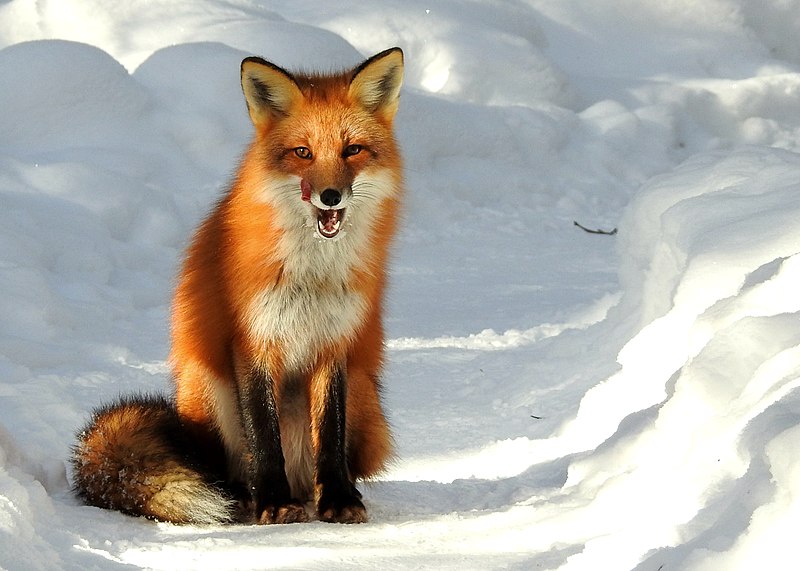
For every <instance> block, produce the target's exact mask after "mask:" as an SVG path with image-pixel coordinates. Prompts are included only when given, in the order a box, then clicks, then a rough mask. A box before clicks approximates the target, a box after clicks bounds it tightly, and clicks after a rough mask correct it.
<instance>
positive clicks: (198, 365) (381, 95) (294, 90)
mask: <svg viewBox="0 0 800 571" xmlns="http://www.w3.org/2000/svg"><path fill="white" fill-rule="evenodd" d="M401 80H402V53H401V52H400V50H399V49H396V48H395V49H393V50H387V51H386V52H383V53H382V54H378V55H377V56H375V57H374V58H371V59H370V60H368V61H367V62H365V63H364V64H362V66H360V67H358V68H356V69H355V70H351V71H348V72H344V73H341V74H336V75H309V76H301V75H293V74H290V73H288V72H286V71H284V70H282V69H280V68H277V67H276V66H274V65H272V64H269V63H268V62H265V61H263V60H260V59H258V58H248V59H246V60H245V61H244V62H243V63H242V85H243V90H244V93H245V98H246V100H247V104H248V110H249V113H250V117H251V119H252V121H253V124H254V128H255V134H254V137H253V140H252V143H251V144H250V147H249V148H248V150H247V151H246V153H245V154H244V157H243V159H242V161H241V164H240V167H239V170H238V172H237V174H236V176H235V178H234V180H233V183H232V185H231V187H230V190H229V191H228V193H227V194H226V195H225V196H224V197H223V198H222V200H220V202H219V203H218V204H217V205H216V207H215V208H214V209H213V210H212V212H211V214H210V215H209V216H208V218H207V219H206V220H205V221H204V222H203V223H202V225H201V226H200V227H199V229H198V230H197V232H196V234H195V236H194V239H193V241H192V243H191V246H190V247H189V249H188V251H187V256H186V259H185V261H184V264H183V267H182V270H181V273H180V277H179V280H178V285H177V289H176V292H175V297H174V303H173V312H172V350H171V353H170V363H171V366H172V370H173V373H174V380H175V387H176V389H175V407H176V410H177V417H178V418H179V419H180V422H181V423H183V425H184V426H186V427H190V433H191V437H192V438H193V439H194V440H198V439H199V440H201V441H208V442H216V443H221V445H222V448H223V449H224V451H225V456H226V458H227V466H228V467H227V479H228V480H229V481H230V482H237V481H239V482H242V483H244V484H245V485H247V486H254V485H256V484H258V482H256V484H254V483H253V482H252V481H251V480H252V478H253V476H252V472H253V469H254V468H253V463H254V462H259V461H260V460H258V458H260V457H261V456H260V455H261V454H262V452H264V451H262V450H258V449H254V448H253V446H254V444H253V442H255V440H253V438H254V436H253V431H254V430H255V431H256V432H258V431H260V430H264V428H263V427H262V426H254V427H251V426H250V425H251V424H252V422H251V421H250V420H248V419H249V418H250V417H254V418H256V419H262V418H263V419H268V418H269V417H268V414H267V413H268V412H269V411H268V410H249V408H248V407H250V406H251V405H250V404H248V402H249V401H247V402H246V399H247V398H250V397H247V396H243V395H249V394H250V392H252V390H253V388H254V387H255V388H256V390H255V394H254V395H253V397H252V398H254V399H261V398H266V396H264V395H262V394H261V391H262V389H258V387H256V385H254V384H253V383H256V382H261V383H266V384H265V385H264V386H265V387H266V388H264V389H263V390H264V391H267V392H269V391H272V392H273V393H274V394H273V396H274V403H275V407H276V409H277V419H278V423H279V429H280V440H281V446H282V455H283V458H284V459H285V463H286V476H287V479H288V482H289V487H290V491H291V497H292V498H297V499H299V500H300V501H306V500H310V499H315V500H316V501H317V502H318V503H319V504H320V505H319V510H320V517H321V518H322V519H326V520H330V521H342V522H359V521H365V519H366V512H365V511H364V509H363V505H361V503H360V501H359V500H358V499H357V498H358V497H359V496H360V495H359V494H358V492H357V491H356V490H355V488H354V487H353V486H352V484H353V483H354V482H355V480H356V479H357V478H368V477H370V476H374V475H375V474H377V473H378V472H379V471H380V470H381V469H383V467H384V466H385V464H386V462H387V460H388V458H389V457H390V455H391V450H392V444H391V435H390V432H389V427H388V423H387V422H386V419H385V417H384V413H383V410H382V406H381V402H380V381H379V377H380V372H381V367H382V362H383V328H382V306H383V297H384V290H385V287H386V267H387V262H388V257H389V254H390V244H391V241H392V238H393V235H394V233H395V230H396V225H397V218H398V209H399V208H400V199H401V194H402V175H401V171H402V165H401V160H400V155H399V150H398V147H397V143H396V141H395V139H394V135H393V132H392V123H393V118H394V114H395V111H396V109H397V99H398V95H399V88H400V83H401ZM303 188H305V189H307V191H308V192H307V194H308V195H307V196H306V194H305V191H302V192H301V189H303ZM329 189H332V190H334V191H335V192H334V193H333V194H334V195H336V200H340V201H341V202H340V203H338V202H337V203H336V204H335V205H334V206H335V207H334V206H331V204H328V202H331V198H330V197H329V196H325V195H323V193H325V192H330V191H329ZM336 200H334V201H333V202H336ZM329 207H330V208H329ZM340 372H341V374H342V375H343V378H344V379H345V380H344V381H343V383H344V384H343V385H342V381H340V380H339V379H340V377H339V376H337V375H339V373H340ZM259 378H260V379H261V380H257V379H259ZM259 386H260V385H259ZM342 390H343V391H344V393H345V394H346V396H345V397H343V398H344V400H343V401H342V402H344V406H343V410H342V407H340V408H339V409H337V408H336V398H337V397H336V395H337V394H341V392H337V391H342ZM265 402H267V408H269V406H271V405H269V401H265ZM121 410H122V412H121V413H120V412H115V414H117V415H120V414H122V415H123V416H125V415H126V414H127V413H128V412H129V408H126V407H125V406H124V404H123V406H122V407H121ZM337 410H338V411H339V412H336V411H337ZM131 414H132V415H133V416H134V418H135V417H136V414H138V413H137V412H136V410H134V411H133V412H132V413H131ZM337 414H338V415H343V416H344V418H345V419H346V426H344V429H343V434H344V450H343V452H342V451H341V450H339V452H337V450H338V449H337V448H336V447H335V446H332V445H331V444H330V442H329V440H330V438H331V436H330V434H331V430H333V429H332V428H331V427H332V426H334V425H335V424H336V423H335V422H333V421H332V420H331V419H334V420H335V419H336V418H338V417H337V416H336V415H337ZM107 416H108V415H107ZM128 416H130V415H128ZM126 418H127V416H126ZM102 422H104V421H103V420H102V419H101V420H100V423H101V424H102ZM259 422H261V421H259ZM248 423H250V424H248ZM326 423H327V424H326ZM95 428H97V427H94V428H92V429H90V431H88V432H91V431H92V430H95ZM248 431H249V432H248ZM95 432H99V431H98V430H95ZM90 441H91V438H89V437H86V438H84V439H83V440H82V442H81V446H82V447H83V449H84V451H83V452H80V455H76V461H75V462H76V466H78V465H79V464H80V461H81V459H85V458H86V457H89V456H92V455H96V454H97V453H99V454H103V453H105V452H102V451H101V452H93V451H92V450H93V449H92V446H91V445H90V444H89V442H90ZM126 446H127V448H128V449H133V448H135V446H136V443H135V442H133V443H126ZM79 448H80V447H79ZM340 453H343V454H345V455H346V467H345V469H346V471H347V474H346V478H347V479H348V480H349V481H350V484H349V485H350V487H351V489H345V490H344V491H342V489H340V488H341V485H340V483H337V482H339V480H336V478H334V479H333V480H331V482H333V483H329V481H328V479H326V478H328V476H326V474H321V473H319V471H320V470H327V468H325V466H327V465H328V464H326V462H333V463H332V464H330V465H331V466H334V467H335V466H336V465H337V464H336V462H335V461H334V460H330V458H335V457H336V455H337V454H340ZM98 463H99V462H98ZM84 464H86V465H88V464H87V463H84ZM95 465H96V464H93V465H92V466H95ZM334 471H335V470H334ZM248 478H250V479H248ZM85 481H87V482H88V481H89V478H88V477H87V478H86V479H85ZM91 481H92V482H94V481H95V480H91ZM344 487H345V488H347V485H345V486H344ZM254 489H255V488H254ZM326 490H327V491H326ZM80 491H81V493H82V494H83V495H84V496H85V497H88V496H89V495H90V494H89V493H87V490H80ZM90 491H91V492H92V493H94V492H95V491H96V490H90ZM262 492H264V493H266V495H267V496H269V493H271V491H270V490H266V492H265V491H264V490H261V491H259V492H258V493H259V494H261V493H262ZM100 495H102V494H95V496H98V497H99V496H100ZM256 495H258V494H256ZM262 495H263V494H262ZM254 498H255V496H254ZM253 501H254V502H256V503H257V502H258V501H259V500H258V499H257V498H255V499H253ZM276 501H277V502H278V503H277V504H275V505H272V504H270V503H269V501H267V500H264V501H263V502H262V503H264V512H263V513H255V514H254V517H255V519H256V520H258V521H261V522H278V521H299V520H302V519H304V518H303V514H302V510H298V508H297V507H296V504H295V503H292V502H294V500H292V502H288V501H284V500H276ZM323 504H324V507H323ZM96 505H99V504H96ZM104 507H116V506H113V505H111V506H104ZM125 509H126V511H135V510H131V509H128V507H127V504H126V506H125ZM258 509H262V508H258ZM144 515H150V516H152V517H157V518H162V519H170V520H172V521H185V520H186V519H187V517H183V515H182V514H177V515H164V514H163V513H156V514H152V513H145V514H144ZM184 515H185V514H184ZM188 519H191V518H190V517H189V518H188Z"/></svg>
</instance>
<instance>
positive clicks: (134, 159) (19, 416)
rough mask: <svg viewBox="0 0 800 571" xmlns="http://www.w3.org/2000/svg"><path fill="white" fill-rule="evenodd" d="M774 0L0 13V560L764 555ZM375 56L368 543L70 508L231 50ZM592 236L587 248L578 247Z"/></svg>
mask: <svg viewBox="0 0 800 571" xmlns="http://www.w3.org/2000/svg"><path fill="white" fill-rule="evenodd" d="M798 29H800V1H799V0H770V1H767V2H763V1H761V0H704V1H703V2H695V1H691V0H666V1H665V0H592V1H591V2H589V1H585V0H524V1H523V0H513V1H500V0H495V1H447V0H439V1H436V2H434V1H422V0H394V1H386V2H370V3H367V2H356V1H355V0H347V1H340V2H314V3H312V2H300V1H298V2H291V3H286V2H268V1H261V0H173V1H145V0H131V1H128V2H116V1H113V2H111V1H106V0H40V1H37V2H34V1H33V0H6V1H3V2H0V48H2V50H0V205H1V207H0V568H3V569H6V570H8V571H17V570H38V569H43V570H50V569H67V570H89V569H99V570H116V569H136V568H144V569H168V570H178V569H187V570H190V569H191V570H202V569H215V570H216V569H266V568H279V569H338V568H343V569H344V568H347V569H419V568H432V569H459V570H465V569H501V568H507V569H561V570H570V571H575V570H584V569H585V570H615V571H616V570H633V569H636V570H642V571H657V570H664V571H669V570H678V569H680V570H697V571H700V570H714V571H717V570H729V569H746V570H751V569H771V570H780V569H796V568H797V567H796V565H797V561H798V551H800V550H799V549H798V541H797V531H798V529H800V459H798V454H797V451H798V443H799V442H800V391H799V390H798V386H799V385H800V319H798V312H800V295H799V292H800V255H798V252H800V154H797V153H798V152H800V42H798V41H797V30H798ZM394 45H398V46H401V47H402V48H403V49H404V50H405V54H406V62H407V72H406V87H405V90H404V93H403V99H402V110H401V112H400V113H399V115H398V118H397V129H398V135H399V138H400V141H401V144H402V148H403V150H404V154H405V159H406V167H407V171H406V175H407V180H408V196H407V201H406V208H405V212H404V223H403V230H402V233H401V237H400V239H399V241H398V243H397V248H396V255H395V258H394V263H393V267H392V272H391V276H392V288H391V291H390V295H389V303H388V316H387V326H388V337H389V339H388V348H389V350H388V364H387V368H386V371H385V385H386V404H387V408H388V411H389V413H390V416H391V419H392V424H393V426H394V431H395V436H396V440H397V450H398V458H397V462H396V463H395V465H394V466H393V467H392V468H391V469H390V470H389V471H388V472H387V473H386V474H385V475H384V476H383V477H382V478H381V479H380V480H379V481H377V482H375V483H373V484H371V485H369V486H367V487H366V488H365V497H366V501H367V503H368V507H369V509H370V515H371V521H370V523H368V524H365V525H359V526H339V525H330V524H322V523H319V522H315V523H310V524H303V525H291V526H273V527H256V526H234V527H210V528H209V527H190V526H186V527H180V526H173V525H167V524H156V523H153V522H150V521H147V520H143V519H134V518H130V517H127V516H123V515H120V514H118V513H114V512H108V511H103V510H99V509H95V508H90V507H85V506H82V505H80V504H79V503H78V502H77V501H76V500H75V499H74V498H73V497H72V496H71V494H70V492H69V486H70V475H69V472H68V470H67V467H66V459H67V458H68V455H69V449H70V446H71V444H72V442H73V439H74V433H75V432H76V431H77V430H79V429H80V428H81V426H82V425H83V423H84V422H85V421H86V419H87V418H88V415H89V411H90V410H91V409H92V408H93V407H94V406H96V405H98V404H99V403H101V402H105V401H108V400H110V399H112V398H114V397H115V396H116V395H118V394H120V393H130V392H136V391H167V390H169V386H170V385H169V378H168V371H167V369H166V366H165V364H164V359H165V356H166V354H167V351H168V343H169V339H168V313H169V302H170V297H171V293H172V288H173V285H174V276H175V273H176V269H177V264H178V263H179V260H180V258H181V255H182V250H183V249H184V247H185V246H186V243H187V240H188V239H189V237H190V235H191V233H192V230H193V228H194V227H195V225H196V224H197V223H198V221H199V220H201V219H202V217H203V216H204V214H205V213H206V212H207V211H208V209H209V208H210V207H211V205H212V204H213V202H214V201H215V199H216V197H218V196H219V195H220V193H221V192H222V191H223V189H224V188H225V185H226V181H227V180H228V178H229V176H230V174H231V173H232V171H233V170H234V169H235V165H236V161H237V157H238V156H239V154H240V152H241V151H242V149H243V148H244V146H245V145H246V143H247V141H248V138H249V136H250V125H249V122H248V119H247V114H246V111H245V105H244V102H243V99H242V96H241V92H240V88H239V77H238V70H239V62H240V60H241V59H242V57H244V56H247V55H253V54H256V55H261V56H263V57H265V58H267V59H270V60H271V61H274V62H275V63H277V64H279V65H282V66H285V67H288V68H298V67H302V68H312V69H322V70H326V69H331V68H338V67H342V66H349V65H353V64H355V63H357V62H359V61H360V60H361V59H362V58H363V57H366V56H368V55H371V54H372V53H376V52H378V51H380V50H383V49H385V48H388V47H391V46H394ZM573 221H578V222H580V223H581V224H583V225H584V226H587V227H589V228H602V229H606V230H611V229H612V228H618V229H619V231H618V233H617V234H616V235H614V236H606V235H598V234H589V233H586V232H584V231H582V230H581V229H579V228H578V227H576V226H575V225H573Z"/></svg>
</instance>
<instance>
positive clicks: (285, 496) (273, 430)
mask: <svg viewBox="0 0 800 571" xmlns="http://www.w3.org/2000/svg"><path fill="white" fill-rule="evenodd" d="M239 403H240V408H241V414H242V423H243V424H244V432H245V438H246V439H247V446H248V450H249V453H250V457H249V458H248V467H247V488H248V491H249V492H250V495H251V496H252V500H253V504H254V506H255V516H256V519H257V520H258V522H259V523H292V522H296V521H306V519H307V516H306V513H305V509H304V507H303V504H302V503H301V502H299V501H297V500H295V499H292V497H291V491H290V489H289V481H288V480H287V478H286V468H285V463H284V458H283V449H282V448H281V431H280V426H279V424H278V407H277V405H276V403H275V386H274V382H273V380H272V378H271V377H270V376H269V374H268V373H267V372H266V371H263V370H260V369H258V368H254V369H253V370H252V371H251V372H250V374H249V376H248V378H247V379H244V382H243V383H242V384H241V386H240V390H239Z"/></svg>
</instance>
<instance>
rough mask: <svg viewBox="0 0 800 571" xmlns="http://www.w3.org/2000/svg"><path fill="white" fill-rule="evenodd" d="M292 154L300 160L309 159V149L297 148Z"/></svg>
mask: <svg viewBox="0 0 800 571" xmlns="http://www.w3.org/2000/svg"><path fill="white" fill-rule="evenodd" d="M294 154H295V155H297V156H298V157H300V158H301V159H310V158H311V149H309V148H308V147H297V148H295V150H294Z"/></svg>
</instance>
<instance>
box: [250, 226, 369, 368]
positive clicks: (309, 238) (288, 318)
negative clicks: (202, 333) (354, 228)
mask: <svg viewBox="0 0 800 571" xmlns="http://www.w3.org/2000/svg"><path fill="white" fill-rule="evenodd" d="M352 238H353V236H345V237H344V239H342V240H338V241H336V242H331V241H326V242H323V241H321V240H319V239H318V238H316V237H315V236H314V235H313V234H312V233H311V232H309V231H308V229H307V228H303V229H302V230H301V231H300V232H298V233H297V234H296V235H294V236H291V235H290V236H287V238H286V239H285V240H284V242H283V243H282V244H281V248H280V249H281V259H282V260H283V276H282V279H281V280H280V282H279V283H278V284H277V285H274V286H270V287H268V288H266V289H265V290H263V291H262V292H261V293H260V294H259V295H257V296H256V297H255V298H254V299H253V301H252V303H251V305H250V311H249V315H248V318H249V327H250V331H251V333H252V334H253V336H254V337H255V338H256V339H259V340H262V341H264V342H269V341H276V342H278V343H279V344H280V345H281V347H282V348H283V350H284V351H285V353H284V365H285V367H286V368H287V371H303V370H306V369H308V368H309V367H311V366H313V365H314V363H315V361H316V359H317V357H318V356H319V355H320V354H321V353H323V352H325V351H326V350H327V349H328V348H329V347H330V346H332V345H337V344H341V343H342V341H343V340H347V339H350V338H352V337H354V336H355V334H356V332H357V331H358V328H359V327H360V326H361V324H362V323H363V321H364V317H365V315H366V310H367V300H366V299H365V298H364V295H363V294H362V293H361V292H359V291H357V290H354V289H353V288H352V287H351V286H350V285H349V284H350V283H352V281H353V268H354V264H355V263H356V262H357V261H358V259H359V257H358V256H357V255H356V254H357V248H355V245H356V244H355V243H354V242H353V240H352Z"/></svg>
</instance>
